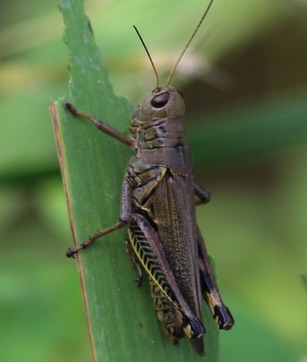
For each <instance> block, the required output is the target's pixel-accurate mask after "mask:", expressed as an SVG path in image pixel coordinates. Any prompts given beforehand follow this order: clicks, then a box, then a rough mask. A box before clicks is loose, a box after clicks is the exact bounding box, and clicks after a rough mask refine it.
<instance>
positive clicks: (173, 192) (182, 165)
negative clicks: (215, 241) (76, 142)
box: [64, 0, 234, 356]
mask: <svg viewBox="0 0 307 362" xmlns="http://www.w3.org/2000/svg"><path fill="white" fill-rule="evenodd" d="M212 2H213V0H211V1H210V3H209V6H208V7H207V9H206V11H205V13H204V14H203V16H202V18H201V20H200V22H199V23H198V25H197V27H196V29H195V30H194V32H193V34H192V36H191V37H190V39H189V41H188V43H187V45H186V46H185V47H184V49H183V51H182V53H181V54H180V56H179V59H178V60H177V63H176V64H175V66H174V68H173V70H172V71H171V73H170V76H169V78H168V80H167V83H166V85H165V86H160V85H159V77H158V73H157V71H156V68H155V66H154V63H153V61H152V59H151V56H150V54H149V52H148V50H147V48H146V45H145V44H144V42H143V40H142V38H141V36H140V34H139V32H138V30H137V29H136V28H135V30H136V31H137V33H138V36H139V38H140V40H141V42H142V44H143V46H144V48H145V50H146V52H147V55H148V57H149V60H150V62H151V64H152V67H153V70H154V72H155V75H156V80H157V84H156V87H155V89H154V90H153V91H152V92H151V93H150V94H149V95H148V96H147V97H145V98H144V99H143V101H142V102H141V103H140V104H139V105H138V106H137V108H136V110H135V112H134V113H133V115H132V121H131V124H130V127H129V130H130V132H131V137H130V138H128V137H126V136H125V135H123V134H122V133H120V132H119V131H117V130H116V129H114V128H113V127H111V126H109V125H108V124H107V123H105V122H104V121H101V120H98V119H96V118H94V117H92V116H91V115H89V114H87V113H85V112H83V111H81V110H78V109H77V108H75V107H74V106H73V105H72V104H70V103H68V102H66V103H65V104H64V107H65V108H66V109H67V110H68V111H69V112H71V113H72V114H73V115H75V116H78V117H81V118H84V119H86V120H88V121H90V122H91V123H93V124H94V125H95V126H96V127H97V128H98V129H99V130H100V131H102V132H104V133H106V134H108V135H109V136H111V137H113V138H115V139H116V140H118V141H119V142H121V143H123V144H125V145H127V146H129V147H130V148H131V149H132V150H133V151H134V152H135V153H136V155H135V157H133V158H132V159H131V161H130V163H129V165H128V167H127V170H126V174H125V178H124V182H123V187H122V198H121V212H120V217H119V221H118V222H117V223H116V224H114V225H113V226H111V227H109V228H106V229H103V230H101V231H98V232H97V233H95V234H94V235H92V236H91V237H90V238H89V239H88V240H86V241H85V242H83V243H82V244H80V245H79V246H77V247H76V248H75V249H69V250H68V252H67V256H68V257H74V256H75V254H76V253H78V252H79V251H80V250H81V249H85V248H86V247H88V246H89V245H91V244H93V243H94V242H95V241H96V240H97V239H99V238H101V237H103V236H105V235H107V234H109V233H112V232H113V231H116V230H118V229H120V228H122V227H123V226H125V225H128V240H127V249H128V253H129V255H130V258H131V260H132V263H133V265H134V266H136V267H137V269H138V279H137V280H138V284H139V285H141V283H142V271H141V267H140V265H142V267H143V269H145V271H146V273H147V275H148V277H149V283H150V287H151V296H152V298H153V301H154V307H155V309H156V313H157V317H158V319H159V321H160V322H161V325H162V328H163V330H164V332H165V333H166V334H167V336H168V337H169V338H170V340H171V341H172V342H173V343H177V342H179V340H180V339H181V338H183V337H185V336H186V337H187V338H188V339H189V340H190V341H191V344H192V347H193V348H194V350H195V351H196V352H197V353H198V354H199V355H201V356H202V355H204V354H205V346H204V338H203V335H204V334H205V332H206V330H205V327H204V325H203V323H202V311H201V302H202V299H205V300H206V302H207V304H208V306H209V308H210V310H211V312H212V315H213V317H214V319H215V320H216V322H217V324H218V327H219V328H220V329H225V330H228V329H230V328H232V326H233V325H234V319H233V317H232V315H231V313H230V311H229V309H228V308H227V307H226V306H225V304H224V303H223V301H222V299H221V296H220V294H219V291H218V287H217V284H216V282H215V279H214V276H213V273H212V270H211V267H210V262H209V258H208V254H207V250H206V247H205V243H204V240H203V238H202V235H201V232H200V230H199V227H198V225H197V223H196V212H195V206H196V205H198V204H202V203H207V202H208V201H209V200H210V194H209V193H208V192H207V191H206V190H205V189H203V188H202V187H201V186H199V185H198V184H197V183H195V182H194V180H193V174H192V159H191V154H190V149H189V145H188V143H187V139H186V136H185V132H184V126H183V116H184V109H185V104H184V100H183V97H182V95H181V94H180V93H179V92H178V91H177V90H176V89H175V88H174V87H172V86H171V85H170V83H171V80H172V78H173V75H174V72H175V70H176V68H177V65H178V63H179V62H180V60H181V58H182V56H183V54H184V53H185V51H186V49H187V48H188V46H189V44H190V42H191V41H192V39H193V38H194V36H195V34H196V32H197V30H198V28H199V27H200V25H201V23H202V22H203V20H204V18H205V16H206V14H207V13H208V11H209V9H210V6H211V5H212Z"/></svg>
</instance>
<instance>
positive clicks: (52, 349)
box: [0, 0, 307, 362]
mask: <svg viewBox="0 0 307 362" xmlns="http://www.w3.org/2000/svg"><path fill="white" fill-rule="evenodd" d="M205 6H206V2H202V1H200V0H193V1H191V0H190V1H181V2H178V1H174V0H169V1H167V2H165V1H162V0H156V1H153V0H144V1H142V3H140V2H137V1H136V0H130V1H127V0H118V1H113V2H109V1H102V0H100V1H98V0H96V1H94V0H91V1H90V0H88V1H86V10H87V14H88V16H89V18H90V19H91V23H92V27H93V29H94V34H95V36H96V41H97V43H98V45H99V47H100V49H101V51H102V54H103V59H104V62H105V64H106V65H107V67H108V69H109V72H110V77H111V79H112V81H113V84H114V88H115V90H116V91H117V92H118V93H121V94H125V95H127V97H128V98H129V99H130V100H131V102H132V103H133V104H134V105H135V104H136V103H137V102H138V100H139V98H140V97H142V95H144V94H145V93H146V92H148V91H149V90H151V89H152V88H153V87H154V75H153V72H152V70H151V68H150V65H149V62H148V59H147V58H146V54H145V52H144V50H143V49H142V46H141V44H140V42H139V40H138V39H137V37H136V35H135V33H134V31H133V29H132V25H134V24H135V25H137V26H138V28H139V30H140V32H141V34H142V36H143V38H144V39H145V42H146V44H147V46H148V48H149V50H150V52H151V54H152V57H153V59H154V62H155V64H156V66H157V68H158V71H159V74H161V77H162V83H163V81H164V79H166V77H167V74H168V72H169V70H170V68H171V67H172V65H173V64H174V62H175V59H176V57H177V55H178V53H179V52H180V51H181V49H182V47H183V45H184V43H185V42H186V40H187V38H188V37H189V35H190V34H191V32H192V30H193V28H194V26H195V24H196V23H197V21H198V19H199V17H200V13H201V12H203V10H204V7H205ZM1 7H2V11H1V12H0V111H1V133H0V134H1V137H0V139H1V142H0V200H1V202H0V237H1V242H2V248H1V254H0V258H1V262H0V268H1V272H0V318H1V320H0V321H1V332H0V351H1V360H3V361H10V362H11V361H13V362H15V361H16V362H17V361H34V362H36V361H55V360H56V361H65V362H69V361H80V362H81V361H89V360H90V358H91V357H90V349H89V342H88V336H87V331H86V323H85V318H84V312H83V306H82V299H81V292H80V287H79V282H78V275H77V269H76V265H75V263H74V262H72V261H69V260H67V259H66V258H65V257H64V254H65V251H66V249H67V248H68V247H69V246H71V244H72V241H71V235H70V228H69V224H68V217H67V212H66V205H65V198H64V192H63V188H62V184H61V177H60V173H59V167H58V161H57V155H56V150H55V145H54V140H53V131H52V127H51V121H50V117H49V113H48V106H49V101H50V99H52V98H58V97H59V96H62V95H65V94H67V81H68V70H67V54H66V47H65V44H64V43H63V41H62V39H61V32H62V20H61V14H60V12H59V11H58V10H57V4H56V2H54V1H51V0H45V1H44V2H40V1H38V0H35V1H34V0H33V1H31V2H22V1H20V0H18V1H17V0H15V1H14V2H10V1H2V2H1ZM306 15H307V4H306V3H305V2H303V1H298V0H297V1H294V0H293V1H290V0H289V1H277V0H276V1H270V2H267V1H264V0H263V1H262V0H259V1H257V2H255V1H251V0H247V1H246V0H245V1H243V0H237V1H236V2H229V1H227V0H216V1H215V3H214V5H213V7H212V11H211V12H210V15H209V16H208V18H207V20H206V22H205V24H204V25H203V27H202V28H201V30H200V32H199V34H198V35H197V38H196V39H195V41H194V43H193V44H192V46H191V48H190V49H189V51H188V52H187V54H186V55H185V58H184V59H183V61H182V63H181V66H180V67H179V68H178V71H177V73H176V76H175V79H174V85H176V86H177V87H178V88H179V89H180V90H181V91H182V93H184V96H185V99H186V105H187V115H186V120H187V122H186V123H187V130H188V135H189V138H190V141H191V147H192V152H193V155H194V160H195V173H196V177H197V180H198V182H200V183H201V184H204V185H205V186H206V188H207V189H208V190H210V192H211V193H212V202H211V203H210V204H209V205H207V206H204V207H200V208H199V209H198V218H199V224H200V226H201V229H202V231H203V234H204V235H205V238H206V240H207V246H208V249H209V252H210V254H211V255H213V256H214V258H215V262H216V268H217V273H218V279H219V285H220V289H221V290H222V292H223V296H224V299H225V301H226V302H227V304H228V306H229V307H230V308H231V310H232V312H233V314H234V316H235V318H236V323H237V325H236V327H235V328H234V329H233V330H232V331H230V332H222V333H221V361H225V362H241V361H255V362H256V361H305V360H307V348H306V335H307V327H306V319H307V318H306V317H307V313H306V305H307V286H306V279H307V277H306V275H307V266H306V255H307V244H306V241H305V239H306V235H307V222H306V206H305V204H306V201H305V200H306V199H307V168H306V164H307V147H306V141H307V47H306V42H307V23H306ZM183 25H184V26H183ZM128 123H129V120H127V126H128ZM123 173H124V170H123ZM119 192H120V190H119ZM123 247H124V245H123ZM304 280H305V283H304ZM132 285H133V282H132ZM123 302H124V301H123ZM149 302H150V301H149Z"/></svg>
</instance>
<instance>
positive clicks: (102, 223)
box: [51, 0, 218, 362]
mask: <svg viewBox="0 0 307 362" xmlns="http://www.w3.org/2000/svg"><path fill="white" fill-rule="evenodd" d="M60 9H61V11H62V14H63V18H64V23H65V33H64V40H65V42H66V43H67V45H68V52H69V68H70V75H71V79H70V89H69V96H68V97H65V99H67V100H69V101H70V102H71V103H73V104H74V105H76V106H77V107H78V108H80V109H82V110H84V111H86V112H88V113H90V114H94V115H95V116H96V117H97V118H101V119H103V120H106V121H107V122H108V123H109V124H111V125H112V126H114V127H115V128H117V129H118V130H120V131H121V132H124V130H125V129H127V127H128V125H129V118H130V115H131V111H132V108H131V106H130V104H129V102H128V101H127V100H126V99H125V98H123V97H118V96H116V95H115V94H114V92H113V89H112V86H111V84H110V81H109V78H108V74H107V71H106V70H105V68H104V67H103V66H102V61H101V59H102V57H101V54H100V52H99V51H98V50H97V48H96V45H95V42H94V38H93V33H92V29H91V25H90V23H89V21H88V19H87V18H86V17H85V15H84V10H83V4H82V1H81V0H78V1H76V0H61V1H60ZM110 41H112V40H111V39H110ZM51 114H52V119H53V124H54V130H55V137H56V142H57V147H58V154H59V160H60V165H61V171H62V176H63V182H64V187H65V192H66V196H67V203H68V209H69V215H70V222H71V228H72V232H73V236H74V241H75V243H78V244H79V243H81V242H82V241H84V240H86V239H87V238H88V237H89V236H90V235H91V234H93V233H94V232H95V231H97V230H98V229H103V228H105V227H108V226H111V225H114V224H115V223H116V222H117V220H118V216H119V205H120V194H121V184H122V180H123V176H124V172H125V167H126V165H127V162H128V160H129V158H130V157H131V155H132V153H131V152H130V151H129V150H128V149H127V147H125V146H123V145H122V144H119V142H117V141H116V140H114V139H112V138H110V137H108V136H106V135H105V134H102V133H100V132H98V131H97V130H96V129H95V127H93V125H91V124H90V123H89V122H86V121H84V120H82V119H79V118H76V117H73V116H72V115H70V114H68V112H67V111H65V110H64V109H63V99H60V100H59V101H58V102H52V104H51ZM124 240H125V231H124V230H121V231H116V232H114V233H112V234H111V235H109V236H107V237H105V238H103V240H101V241H99V242H97V243H95V244H94V245H93V246H92V247H90V248H88V249H86V250H84V251H82V252H81V253H80V254H78V255H77V264H78V269H79V275H80V280H81V287H82V293H83V298H84V303H85V311H86V316H87V322H88V329H89V335H90V340H91V347H92V354H93V359H94V360H95V361H120V360H124V361H127V362H128V361H144V360H146V361H166V360H167V361H192V360H193V361H195V360H197V359H198V358H199V357H198V356H197V355H196V354H195V352H194V351H193V350H192V348H191V346H190V345H189V342H188V341H187V340H186V339H185V340H183V341H182V342H181V343H180V345H179V346H174V345H172V344H171V342H170V341H169V340H168V339H167V337H166V336H165V335H164V333H163V332H162V330H161V328H160V325H159V323H158V321H157V318H156V315H155V311H154V308H153V302H152V300H151V298H150V292H149V288H148V284H147V281H145V283H144V285H143V287H142V288H137V286H136V285H134V284H135V283H134V279H135V278H136V276H137V275H136V271H135V270H133V268H132V266H131V263H130V260H129V258H128V256H127V255H126V252H125V244H124ZM204 308H205V310H204V312H205V321H206V322H205V323H206V328H207V336H206V346H207V358H206V360H207V361H217V360H218V339H217V338H218V331H217V328H216V326H215V324H214V321H213V318H212V316H211V314H210V313H209V311H208V308H207V306H204Z"/></svg>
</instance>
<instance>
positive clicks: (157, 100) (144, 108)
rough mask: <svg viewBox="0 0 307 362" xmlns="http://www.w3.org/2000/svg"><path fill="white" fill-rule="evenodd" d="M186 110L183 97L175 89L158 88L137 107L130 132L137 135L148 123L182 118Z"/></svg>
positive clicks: (167, 87)
mask: <svg viewBox="0 0 307 362" xmlns="http://www.w3.org/2000/svg"><path fill="white" fill-rule="evenodd" d="M184 109H185V106H184V100H183V98H182V95H181V94H180V93H179V92H178V91H177V90H176V89H175V88H174V87H172V86H164V87H159V88H156V89H154V90H153V91H152V92H151V94H150V95H149V96H147V97H145V98H144V99H143V100H142V102H141V103H140V104H139V105H138V106H137V108H136V110H135V112H134V113H133V115H132V121H131V127H130V130H131V132H132V133H136V132H137V129H138V128H140V127H142V126H144V125H145V124H147V123H148V122H151V121H155V120H158V119H163V118H173V117H181V116H183V115H184Z"/></svg>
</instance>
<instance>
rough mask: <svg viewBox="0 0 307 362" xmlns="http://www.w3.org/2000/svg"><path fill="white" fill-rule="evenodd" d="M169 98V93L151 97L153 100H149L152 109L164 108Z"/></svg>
mask: <svg viewBox="0 0 307 362" xmlns="http://www.w3.org/2000/svg"><path fill="white" fill-rule="evenodd" d="M170 96H171V95H170V94H169V92H164V93H161V94H158V95H156V96H155V97H153V99H152V100H151V105H152V106H153V107H154V108H163V107H164V106H166V105H167V103H168V101H169V99H170Z"/></svg>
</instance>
